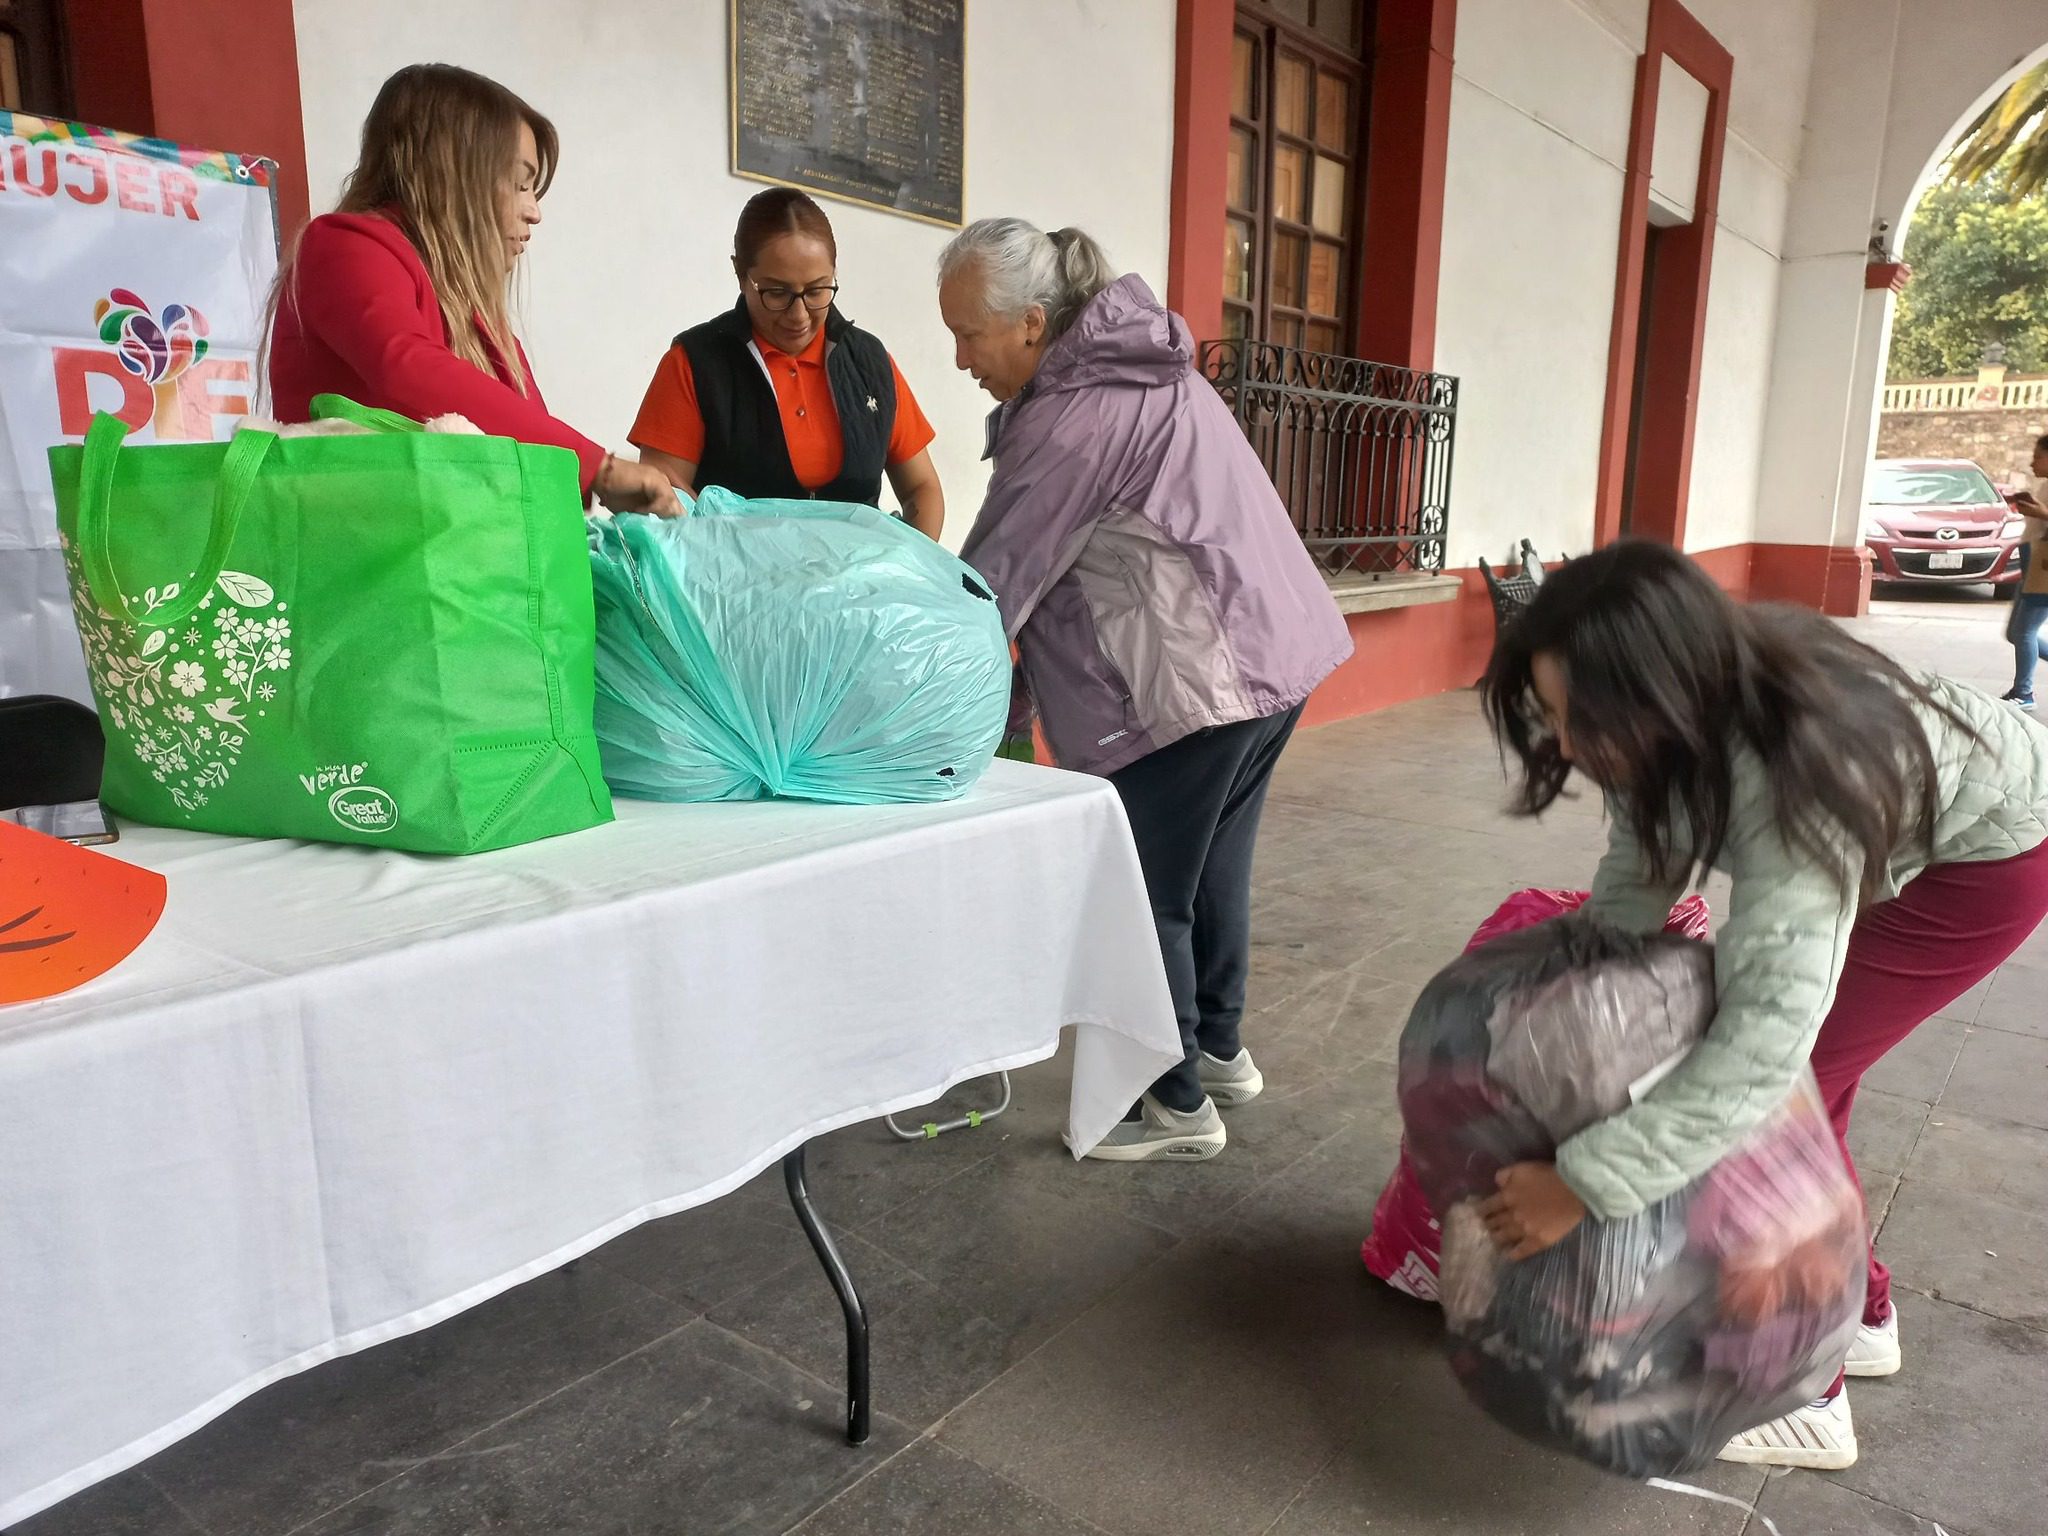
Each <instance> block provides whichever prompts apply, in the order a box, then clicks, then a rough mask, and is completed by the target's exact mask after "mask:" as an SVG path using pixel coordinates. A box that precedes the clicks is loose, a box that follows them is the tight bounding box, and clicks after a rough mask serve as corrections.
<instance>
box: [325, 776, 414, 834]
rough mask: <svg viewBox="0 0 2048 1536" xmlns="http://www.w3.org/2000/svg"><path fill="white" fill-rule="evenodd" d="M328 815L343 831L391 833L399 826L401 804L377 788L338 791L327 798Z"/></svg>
mask: <svg viewBox="0 0 2048 1536" xmlns="http://www.w3.org/2000/svg"><path fill="white" fill-rule="evenodd" d="M327 811H328V814H329V815H331V816H332V817H333V818H334V819H335V820H336V821H338V822H340V823H341V824H342V825H343V826H344V827H351V828H353V829H354V830H356V831H358V832H389V831H390V830H391V829H392V828H393V827H395V826H397V825H398V802H397V801H396V800H393V799H392V798H391V797H390V796H389V795H387V794H385V793H384V791H383V790H381V789H379V788H377V786H376V785H374V784H351V785H350V786H348V788H346V789H337V790H336V791H335V792H334V793H333V795H332V796H330V797H329V798H328V801H327Z"/></svg>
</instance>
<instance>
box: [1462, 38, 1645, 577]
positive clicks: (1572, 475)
mask: <svg viewBox="0 0 2048 1536" xmlns="http://www.w3.org/2000/svg"><path fill="white" fill-rule="evenodd" d="M1621 30H1622V29H1621V28H1619V27H1618V26H1617V24H1616V23H1614V22H1613V21H1611V20H1609V19H1607V18H1606V17H1604V16H1602V15H1600V14H1596V13H1595V12H1593V11H1590V10H1585V9H1581V8H1580V7H1579V6H1578V5H1576V4H1574V3H1572V0H1463V3H1461V4H1460V5H1459V7H1458V36H1457V53H1456V70H1455V76H1454V80H1453V84H1452V89H1451V125H1450V146H1449V164H1448V169H1447V172H1446V178H1445V179H1446V186H1445V194H1444V237H1443V269H1442V283H1441V287H1440V289H1439V293H1438V300H1437V347H1436V357H1437V366H1438V367H1439V368H1441V369H1443V370H1444V371H1446V372H1448V373H1455V374H1457V375H1458V376H1459V378H1460V380H1461V381H1462V382H1461V385H1460V390H1461V393H1460V398H1459V411H1458V449H1457V462H1456V466H1455V471H1454V484H1453V488H1452V503H1451V506H1452V512H1451V547H1450V552H1449V554H1450V563H1451V564H1452V565H1454V566H1469V565H1471V564H1472V563H1473V562H1474V561H1475V560H1477V559H1478V558H1479V557H1480V556H1481V555H1484V556H1486V557H1487V558H1489V559H1493V560H1501V559H1505V558H1506V557H1507V555H1508V554H1509V553H1510V552H1511V551H1512V549H1513V548H1514V545H1515V543H1516V541H1517V540H1519V539H1521V538H1524V537H1527V538H1530V539H1533V540H1535V542H1536V546H1537V548H1538V549H1540V550H1541V551H1542V552H1543V553H1544V554H1545V556H1547V557H1554V556H1555V555H1556V554H1558V553H1559V552H1560V551H1565V550H1569V551H1572V552H1574V553H1576V552H1580V551H1583V550H1584V549H1585V548H1586V547H1587V545H1588V543H1589V542H1590V541H1591V537H1592V528H1593V501H1594V496H1595V494H1596V491H1597V488H1598V482H1599V456H1600V422H1601V413H1602V411H1603V409H1604V406H1605V402H1606V398H1607V336H1608V331H1609V328H1610V326H1611V324H1612V321H1613V316H1614V263H1615V242H1616V239H1617V236H1618V234H1619V231H1620V227H1621V191H1622V168H1623V166H1624V165H1625V164H1626V162H1627V157H1628V127H1629V113H1630V110H1631V108H1632V105H1633V103H1634V99H1635V67H1636V66H1635V60H1636V54H1635V51H1634V50H1633V49H1631V48H1630V47H1629V46H1628V44H1627V42H1626V41H1625V40H1624V38H1623V36H1622V35H1621Z"/></svg>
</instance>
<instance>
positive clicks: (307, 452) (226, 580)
mask: <svg viewBox="0 0 2048 1536" xmlns="http://www.w3.org/2000/svg"><path fill="white" fill-rule="evenodd" d="M314 415H315V416H316V417H323V416H324V417H343V418H346V419H348V420H351V421H353V422H355V423H356V424H357V425H358V426H362V427H367V428H369V429H370V430H369V431H367V432H355V433H347V434H337V435H331V436H306V437H279V436H277V435H276V434H274V433H270V432H263V431H259V430H256V429H253V428H245V429H243V430H241V431H239V432H237V433H236V434H235V436H234V437H233V439H232V440H230V441H229V442H226V443H192V444H182V443H180V444H149V445H136V446H132V447H125V448H124V447H123V446H122V438H123V436H124V432H125V429H124V428H123V426H122V425H121V423H120V422H119V421H118V420H117V419H116V418H114V417H112V416H107V415H101V416H97V417H95V418H94V420H93V423H92V427H91V430H90V431H89V432H88V433H87V435H86V439H85V443H84V445H83V446H82V447H81V446H66V447H59V448H53V449H51V450H50V469H51V475H52V478H53V479H54V480H55V482H56V491H57V523H58V530H59V532H60V534H61V535H62V537H63V543H64V549H65V558H66V562H67V566H68V569H69V573H70V577H71V595H72V608H73V610H74V611H75V613H76V614H77V616H78V628H79V633H80V635H81V636H82V637H83V639H84V642H85V656H86V665H87V668H88V670H89V671H90V673H91V676H92V686H93V691H94V693H95V694H96V695H97V697H98V699H99V705H100V716H101V721H102V724H103V725H104V726H105V728H106V734H107V766H106V778H105V781H104V786H103V788H102V791H101V798H102V799H103V800H104V801H105V802H106V804H107V806H108V807H109V808H110V809H112V810H113V811H115V812H116V813H118V814H120V815H123V816H127V817H130V818H132V819H134V820H136V821H145V822H153V823H156V824H158V825H160V826H168V827H189V828H192V829H195V830H198V831H205V832H224V833H231V834H236V835H241V836H247V837H303V838H314V839H319V840H322V841H328V842H347V843H368V844H373V845H376V846H380V847H387V848H405V849H411V850H414V851H418V852H431V853H474V852H478V851H481V850H483V849H487V848H503V847H507V846H509V845H511V844H514V843H524V842H531V841H533V840H534V839H536V838H542V837H552V836H554V835H556V834H557V833H561V832H574V831H577V830H579V829H580V828H583V827H590V826H596V825H598V824H600V823H602V822H606V821H609V820H611V816H612V807H611V797H610V795H609V793H608V792H607V790H606V788H605V784H604V778H603V774H602V770H601V765H600V763H599V760H598V754H597V743H596V740H595V738H594V736H593V735H592V731H591V711H592V703H593V690H594V687H595V680H594V663H593V649H594V645H595V638H594V637H595V617H594V609H593V604H592V598H591V586H590V567H589V557H588V554H587V553H586V549H585V542H584V537H585V536H584V528H583V507H582V497H581V495H580V494H579V491H578V486H577V474H576V460H575V456H574V455H572V454H570V453H569V452H567V451H566V450H564V449H561V448H544V447H535V446H532V445H529V444H525V443H517V442H513V441H511V440H510V439H507V438H501V437H482V436H475V435H467V434H465V435H454V434H441V433H429V432H425V431H423V430H421V428H420V427H419V425H418V424H417V423H415V422H412V421H408V420H407V419H406V418H404V417H402V416H395V415H392V414H391V413H389V412H382V411H370V410H367V409H365V408H363V407H360V406H356V405H354V404H353V403H351V402H349V401H345V400H341V399H340V398H339V397H335V396H322V397H320V398H319V399H317V400H315V401H314Z"/></svg>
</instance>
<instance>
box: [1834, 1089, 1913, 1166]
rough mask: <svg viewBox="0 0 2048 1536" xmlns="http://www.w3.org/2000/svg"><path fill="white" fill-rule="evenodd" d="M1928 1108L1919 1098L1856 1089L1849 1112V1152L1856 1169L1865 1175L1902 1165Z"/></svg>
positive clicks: (1909, 1152) (1910, 1153) (1909, 1153)
mask: <svg viewBox="0 0 2048 1536" xmlns="http://www.w3.org/2000/svg"><path fill="white" fill-rule="evenodd" d="M1928 1112H1929V1111H1928V1106H1927V1105H1925V1104H1923V1103H1921V1102H1920V1101H1919V1100H1918V1099H1905V1098H1900V1097H1899V1096H1898V1095H1897V1094H1895V1093H1879V1092H1877V1091H1876V1090H1874V1089H1864V1090H1863V1091H1862V1092H1860V1093H1858V1094H1857V1095H1856V1108H1855V1110H1854V1111H1853V1112H1852V1113H1851V1114H1850V1116H1849V1154H1850V1156H1852V1157H1854V1158H1855V1159H1856V1168H1857V1171H1858V1172H1859V1173H1861V1174H1863V1175H1864V1176H1865V1177H1866V1178H1868V1176H1869V1175H1870V1174H1871V1173H1873V1172H1883V1173H1897V1172H1899V1170H1901V1169H1902V1168H1904V1167H1905V1166H1906V1160H1907V1158H1909V1157H1910V1156H1911V1155H1912V1152H1913V1145H1914V1143H1915V1142H1917V1141H1918V1140H1919V1139H1920V1128H1921V1127H1922V1126H1923V1125H1925V1124H1926V1123H1927V1116H1928Z"/></svg>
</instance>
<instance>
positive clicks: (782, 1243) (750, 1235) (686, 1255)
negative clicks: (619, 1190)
mask: <svg viewBox="0 0 2048 1536" xmlns="http://www.w3.org/2000/svg"><path fill="white" fill-rule="evenodd" d="M810 1258H811V1245H810V1243H809V1242H808V1241H806V1240H805V1238H804V1234H803V1228H802V1227H800V1226H798V1225H797V1220H796V1213H795V1212H794V1211H793V1210H791V1209H790V1207H789V1206H788V1204H787V1203H786V1202H785V1203H784V1205H783V1207H782V1209H781V1210H779V1211H778V1210H776V1209H775V1208H774V1207H773V1206H771V1205H768V1204H767V1203H766V1202H765V1201H761V1202H756V1201H752V1200H741V1199H737V1198H734V1199H727V1200H717V1201H713V1202H712V1203H711V1204H710V1205H701V1206H698V1207H697V1208H696V1209H695V1210H689V1211H683V1212H681V1213H679V1214H677V1215H674V1216H669V1217H665V1218H664V1219H662V1220H660V1221H650V1222H648V1223H647V1224H646V1225H645V1226H641V1227H635V1228H634V1229H633V1230H632V1231H631V1232H627V1233H625V1234H623V1235H621V1236H619V1237H615V1238H613V1239H612V1240H611V1241H610V1242H608V1243H606V1244H605V1245H604V1246H603V1247H602V1248H600V1249H598V1250H597V1251H596V1252H595V1253H593V1254H591V1255H590V1262H591V1263H593V1264H596V1265H599V1266H601V1267H603V1268H605V1269H608V1270H611V1271H612V1272H613V1273H615V1274H620V1275H624V1276H625V1277H626V1278H627V1279H629V1280H632V1281H634V1282H635V1283H636V1284H638V1285H641V1286H644V1287H645V1288H646V1289H648V1290H650V1291H653V1292H654V1293H655V1294H656V1295H658V1296H664V1297H666V1298H668V1299H669V1300H670V1301H672V1302H674V1303H676V1305H677V1306H679V1307H682V1308H683V1309H684V1310H686V1311H687V1312H689V1313H691V1314H693V1315H694V1314H696V1313H700V1312H704V1311H707V1310H709V1309H710V1308H712V1307H715V1306H717V1305H718V1303H720V1302H721V1301H725V1300H727V1299H728V1298H730V1297H733V1296H737V1295H739V1294H740V1292H742V1291H745V1290H747V1289H749V1288H751V1287H753V1286H756V1285H759V1284H760V1283H761V1282H762V1281H763V1280H766V1279H767V1278H768V1277H769V1276H771V1275H773V1274H775V1273H776V1272H777V1271H778V1270H782V1269H786V1268H788V1267H789V1266H790V1265H792V1264H795V1263H798V1262H801V1261H804V1260H809V1259H810Z"/></svg>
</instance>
